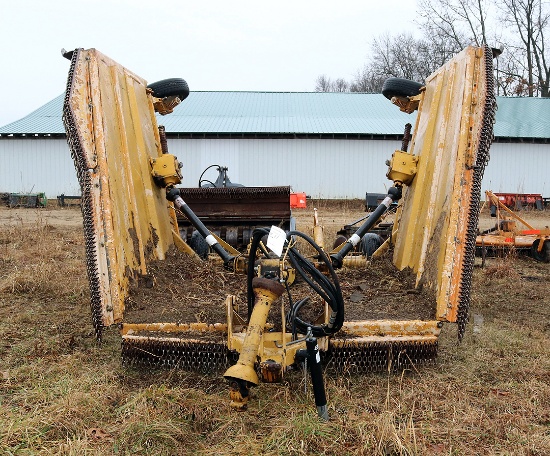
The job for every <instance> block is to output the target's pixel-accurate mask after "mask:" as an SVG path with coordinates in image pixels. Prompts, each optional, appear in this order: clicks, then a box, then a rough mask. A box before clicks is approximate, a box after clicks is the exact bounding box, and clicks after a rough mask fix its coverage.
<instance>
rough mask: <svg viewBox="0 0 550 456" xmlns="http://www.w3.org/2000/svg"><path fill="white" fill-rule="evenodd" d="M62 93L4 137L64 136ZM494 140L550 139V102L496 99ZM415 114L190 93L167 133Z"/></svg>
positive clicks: (351, 99)
mask: <svg viewBox="0 0 550 456" xmlns="http://www.w3.org/2000/svg"><path fill="white" fill-rule="evenodd" d="M63 98H64V95H59V96H58V97H57V98H55V99H53V100H52V101H50V102H49V103H46V104H45V105H44V106H42V107H41V108H39V109H37V110H36V111H34V112H32V113H30V114H29V115H27V116H26V117H24V118H22V119H21V120H18V121H16V122H12V123H10V124H8V125H5V126H3V127H0V135H1V136H4V137H5V136H7V135H40V136H41V135H60V134H61V135H62V134H64V133H65V130H64V127H63V122H62V120H61V113H62V106H63ZM497 103H498V111H497V118H496V125H495V136H497V137H501V138H535V139H537V138H543V139H547V138H550V98H504V97H498V98H497ZM414 120H415V115H414V114H413V115H408V114H404V113H402V112H400V111H399V109H398V108H397V107H396V106H394V105H392V104H391V103H390V102H389V101H388V100H387V99H386V98H384V96H382V95H380V94H366V93H323V92H191V94H190V95H189V97H188V98H187V99H186V100H185V101H184V102H183V103H182V104H180V105H179V106H178V107H177V108H176V109H175V110H174V112H173V113H172V114H169V115H167V116H159V118H158V121H159V123H160V124H162V125H164V126H165V127H166V131H167V132H168V133H182V134H195V133H196V134H245V135H246V134H320V135H325V134H328V135H330V134H335V135H341V134H349V135H401V134H403V127H404V125H405V123H407V122H410V123H414Z"/></svg>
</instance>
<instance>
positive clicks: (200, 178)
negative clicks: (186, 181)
mask: <svg viewBox="0 0 550 456" xmlns="http://www.w3.org/2000/svg"><path fill="white" fill-rule="evenodd" d="M214 167H217V168H218V170H219V169H220V168H221V166H220V165H210V166H209V167H207V168H206V169H205V170H204V171H203V172H202V174H201V176H200V177H199V188H200V186H201V183H202V182H203V180H202V176H204V173H206V171H208V170H209V169H210V168H214ZM206 182H209V183H210V184H212V187H215V186H216V184H214V183H213V182H210V181H209V180H206Z"/></svg>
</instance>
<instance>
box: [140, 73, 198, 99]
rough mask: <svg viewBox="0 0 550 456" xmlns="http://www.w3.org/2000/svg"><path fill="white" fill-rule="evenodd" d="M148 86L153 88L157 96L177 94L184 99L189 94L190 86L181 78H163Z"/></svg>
mask: <svg viewBox="0 0 550 456" xmlns="http://www.w3.org/2000/svg"><path fill="white" fill-rule="evenodd" d="M147 88H149V89H151V90H152V91H153V95H154V96H155V97H157V98H164V97H170V96H176V97H178V98H179V99H180V100H181V101H183V100H185V99H186V98H187V97H188V96H189V86H188V85H187V82H185V80H184V79H181V78H170V79H163V80H162V81H157V82H153V83H151V84H149V85H148V86H147Z"/></svg>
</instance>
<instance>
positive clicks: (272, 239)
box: [267, 225, 286, 257]
mask: <svg viewBox="0 0 550 456" xmlns="http://www.w3.org/2000/svg"><path fill="white" fill-rule="evenodd" d="M285 240H286V233H285V230H282V229H281V228H279V227H278V226H274V225H273V226H272V227H271V229H270V230H269V236H268V237H267V248H268V249H270V250H271V251H273V252H274V253H275V254H276V255H277V256H278V257H280V256H281V255H282V253H283V247H284V245H285Z"/></svg>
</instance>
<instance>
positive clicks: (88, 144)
mask: <svg viewBox="0 0 550 456" xmlns="http://www.w3.org/2000/svg"><path fill="white" fill-rule="evenodd" d="M146 85H147V84H146V82H145V81H144V80H143V79H141V78H139V77H138V76H136V75H134V74H133V73H131V72H130V71H128V70H127V69H126V68H124V67H123V66H121V65H119V64H118V63H116V62H114V61H113V60H111V59H109V58H108V57H106V56H104V55H103V54H101V53H100V52H98V51H96V50H95V49H90V50H77V51H75V55H74V56H73V61H72V64H71V72H70V76H69V83H68V88H67V96H66V102H65V103H66V104H65V111H64V112H65V123H66V128H67V132H68V136H69V141H70V144H71V148H72V152H73V154H74V158H75V166H76V169H77V174H78V175H79V177H80V182H81V186H82V195H83V198H82V204H83V212H84V225H85V236H86V245H87V266H88V271H89V276H90V287H91V293H92V307H93V309H94V312H98V314H99V313H100V314H101V318H100V319H101V323H98V322H95V324H96V330H97V331H98V335H99V334H100V332H101V328H100V325H101V324H102V325H103V326H109V325H111V324H113V323H116V322H120V321H121V320H122V316H123V312H124V302H125V298H126V297H127V293H128V288H129V284H130V281H131V280H136V279H138V277H139V275H140V274H145V273H146V272H147V268H146V265H147V262H148V261H151V260H154V259H164V257H165V254H166V252H167V250H168V249H169V247H170V246H171V245H173V235H172V230H177V226H176V224H175V217H174V216H173V209H170V204H169V203H168V201H167V200H166V196H165V191H164V189H161V188H159V187H158V186H157V185H155V184H154V182H153V179H152V176H151V171H150V159H151V158H154V157H159V156H161V155H162V150H161V146H160V139H159V133H158V129H157V123H156V119H155V115H154V111H153V108H152V102H151V98H150V97H151V96H150V95H149V94H147V92H146ZM170 211H171V212H172V214H171V213H170Z"/></svg>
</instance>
